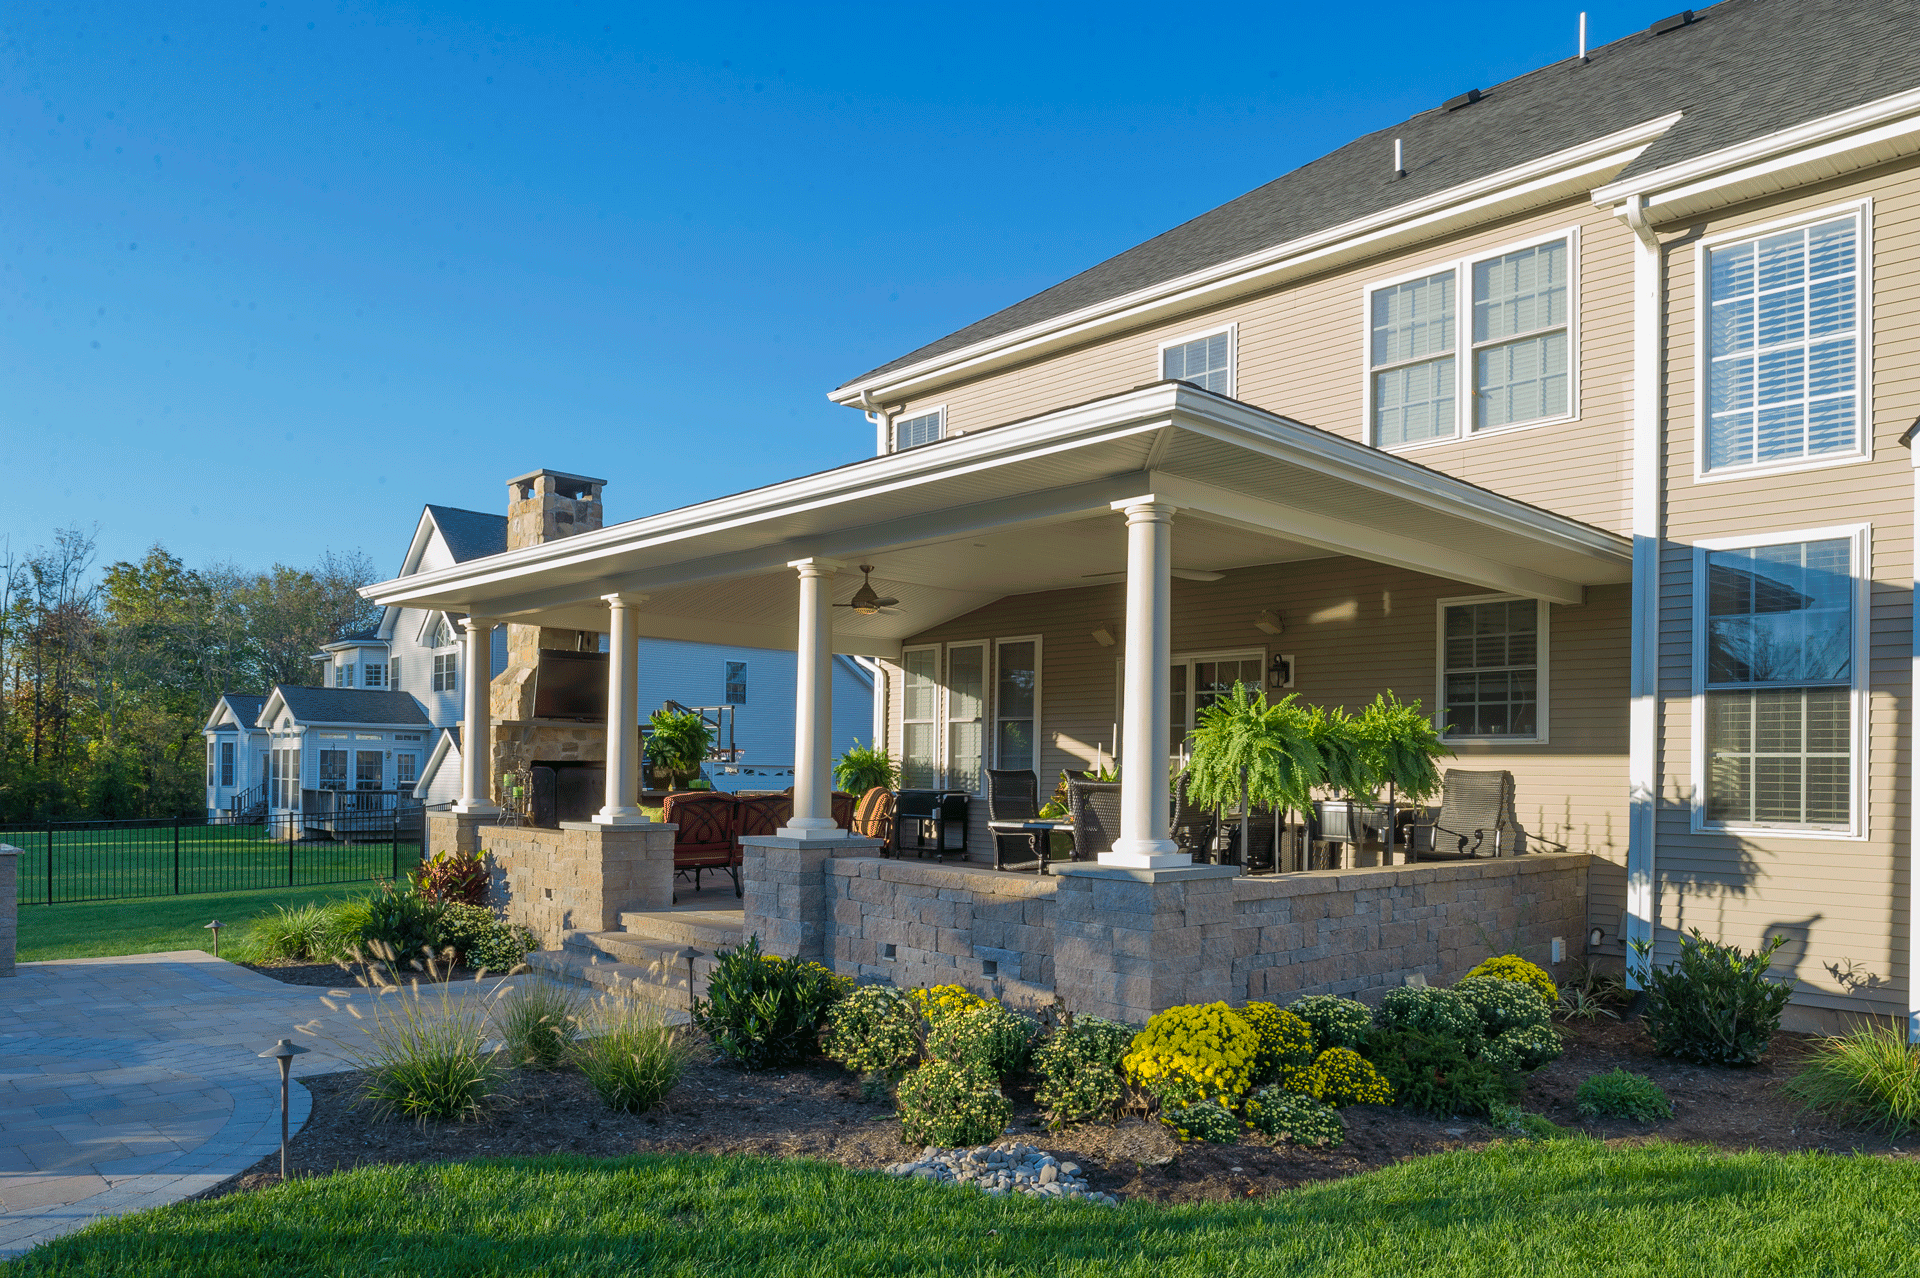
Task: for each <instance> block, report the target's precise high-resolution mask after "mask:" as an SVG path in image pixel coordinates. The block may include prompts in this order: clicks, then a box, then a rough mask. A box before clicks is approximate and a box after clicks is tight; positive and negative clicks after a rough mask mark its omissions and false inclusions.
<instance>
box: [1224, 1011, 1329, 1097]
mask: <svg viewBox="0 0 1920 1278" xmlns="http://www.w3.org/2000/svg"><path fill="white" fill-rule="evenodd" d="M1239 1012H1240V1019H1241V1020H1243V1021H1245V1022H1246V1023H1247V1024H1249V1025H1251V1026H1253V1029H1254V1032H1255V1033H1257V1034H1258V1035H1259V1036H1260V1055H1259V1056H1258V1058H1256V1059H1255V1061H1254V1065H1253V1077H1254V1081H1255V1082H1259V1083H1264V1082H1269V1081H1271V1080H1272V1079H1273V1078H1274V1077H1275V1076H1276V1075H1277V1074H1278V1073H1279V1071H1280V1069H1281V1068H1282V1067H1283V1066H1287V1065H1305V1064H1308V1063H1309V1062H1311V1061H1312V1060H1313V1026H1311V1025H1309V1024H1307V1023H1306V1022H1305V1021H1304V1020H1301V1019H1300V1018H1299V1017H1298V1016H1295V1015H1294V1014H1293V1013H1292V1012H1288V1011H1283V1010H1281V1009H1280V1008H1277V1007H1275V1006H1274V1005H1273V1004H1271V1003H1249V1004H1247V1005H1246V1006H1245V1007H1243V1008H1241V1009H1239Z"/></svg>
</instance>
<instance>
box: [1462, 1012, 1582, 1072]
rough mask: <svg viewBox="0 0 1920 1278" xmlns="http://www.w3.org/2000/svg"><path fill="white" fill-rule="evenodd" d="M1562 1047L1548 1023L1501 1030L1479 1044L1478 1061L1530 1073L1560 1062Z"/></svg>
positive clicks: (1498, 1067) (1504, 1068) (1556, 1034)
mask: <svg viewBox="0 0 1920 1278" xmlns="http://www.w3.org/2000/svg"><path fill="white" fill-rule="evenodd" d="M1563 1050H1564V1044H1562V1043H1561V1041H1560V1035H1559V1034H1558V1033H1556V1032H1555V1030H1554V1028H1553V1026H1552V1025H1551V1024H1548V1025H1523V1026H1521V1027H1520V1028H1519V1029H1510V1030H1502V1031H1501V1032H1500V1033H1498V1034H1496V1035H1494V1036H1493V1037H1492V1038H1490V1039H1488V1040H1487V1041H1486V1042H1485V1043H1482V1044H1481V1045H1480V1059H1481V1060H1483V1061H1485V1062H1487V1063H1488V1064H1489V1065H1492V1066H1493V1067H1494V1068H1495V1069H1503V1070H1509V1071H1512V1072H1513V1073H1516V1074H1530V1073H1532V1072H1533V1071H1534V1070H1536V1069H1539V1068H1540V1067H1541V1066H1542V1065H1546V1064H1548V1063H1549V1062H1552V1061H1556V1060H1559V1059H1560V1053H1561V1052H1562V1051H1563Z"/></svg>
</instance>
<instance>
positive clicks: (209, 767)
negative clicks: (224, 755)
mask: <svg viewBox="0 0 1920 1278" xmlns="http://www.w3.org/2000/svg"><path fill="white" fill-rule="evenodd" d="M207 785H208V787H209V788H211V787H212V785H213V742H211V741H209V742H207Z"/></svg>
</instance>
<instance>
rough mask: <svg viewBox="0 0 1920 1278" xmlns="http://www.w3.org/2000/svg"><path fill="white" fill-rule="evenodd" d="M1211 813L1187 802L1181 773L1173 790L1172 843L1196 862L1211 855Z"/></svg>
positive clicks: (1184, 780)
mask: <svg viewBox="0 0 1920 1278" xmlns="http://www.w3.org/2000/svg"><path fill="white" fill-rule="evenodd" d="M1213 831H1214V820H1213V813H1212V812H1211V811H1209V810H1208V809H1206V808H1202V807H1198V806H1196V805H1195V804H1193V803H1190V802H1189V801H1188V800H1187V778H1186V775H1185V774H1184V773H1183V774H1181V777H1180V780H1179V781H1178V782H1177V783H1175V785H1174V790H1173V841H1174V842H1175V843H1178V844H1179V845H1180V850H1181V851H1182V852H1185V853H1186V854H1187V855H1188V856H1191V857H1192V858H1193V859H1194V860H1196V861H1204V860H1207V859H1209V858H1210V857H1211V856H1212V855H1213Z"/></svg>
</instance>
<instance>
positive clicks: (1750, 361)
mask: <svg viewBox="0 0 1920 1278" xmlns="http://www.w3.org/2000/svg"><path fill="white" fill-rule="evenodd" d="M1861 221H1862V215H1861V213H1860V212H1858V211H1855V212H1849V213H1847V214H1845V215H1844V216H1841V217H1835V218H1828V219H1826V220H1823V221H1818V222H1815V223H1813V224H1812V225H1810V226H1799V227H1795V228H1793V229H1791V230H1783V231H1774V232H1770V233H1768V234H1765V235H1759V236H1754V237H1751V238H1747V239H1741V240H1738V241H1736V242H1734V243H1728V244H1717V245H1714V246H1713V247H1711V248H1708V249H1706V250H1705V254H1706V262H1705V266H1704V272H1705V276H1706V279H1705V285H1706V294H1707V316H1706V322H1705V324H1704V328H1705V332H1706V351H1705V354H1706V359H1705V361H1704V362H1705V364H1706V370H1705V380H1706V386H1705V392H1706V401H1707V413H1706V432H1705V434H1706V440H1705V446H1704V450H1703V455H1702V458H1701V464H1702V469H1703V470H1706V471H1729V470H1737V469H1740V468H1743V467H1765V466H1769V465H1785V464H1791V463H1794V462H1801V461H1809V460H1815V459H1819V458H1827V457H1841V456H1846V455H1849V454H1856V453H1859V452H1860V451H1861V446H1860V443H1861V438H1862V435H1863V431H1862V429H1861V423H1862V421H1863V415H1862V411H1861V383H1862V381H1863V380H1864V379H1863V377H1862V376H1861V365H1860V360H1861V352H1862V350H1864V349H1865V343H1864V341H1863V333H1862V325H1861V298H1862V295H1863V293H1864V291H1865V290H1864V288H1863V282H1864V281H1863V277H1862V259H1863V256H1864V255H1863V254H1862V253H1861V252H1860V224H1861Z"/></svg>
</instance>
